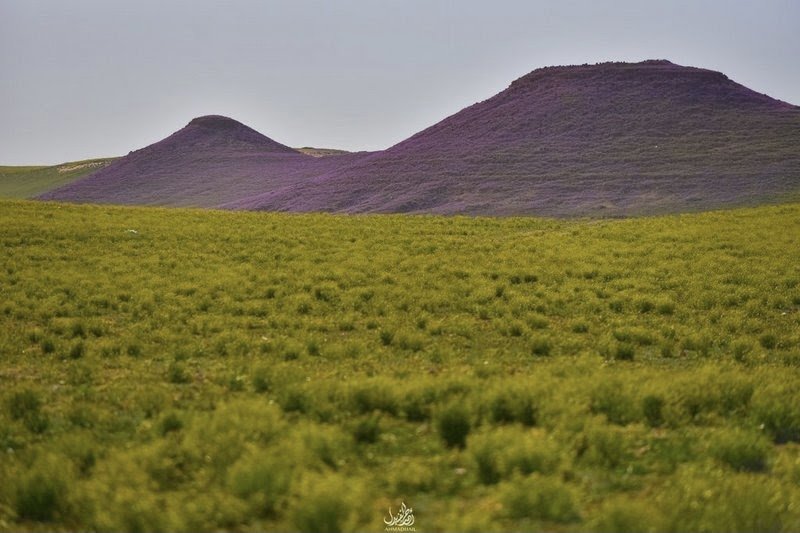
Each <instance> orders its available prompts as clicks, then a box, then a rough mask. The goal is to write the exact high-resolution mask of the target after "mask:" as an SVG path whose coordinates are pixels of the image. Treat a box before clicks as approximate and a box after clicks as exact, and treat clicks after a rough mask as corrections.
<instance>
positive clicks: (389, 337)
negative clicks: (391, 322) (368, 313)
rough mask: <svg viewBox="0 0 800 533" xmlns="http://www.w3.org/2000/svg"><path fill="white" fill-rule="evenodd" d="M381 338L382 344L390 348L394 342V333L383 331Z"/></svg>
mask: <svg viewBox="0 0 800 533" xmlns="http://www.w3.org/2000/svg"><path fill="white" fill-rule="evenodd" d="M380 337H381V343H382V344H383V345H384V346H390V345H391V344H392V341H393V340H394V333H392V332H391V331H388V330H385V329H382V330H381V332H380Z"/></svg>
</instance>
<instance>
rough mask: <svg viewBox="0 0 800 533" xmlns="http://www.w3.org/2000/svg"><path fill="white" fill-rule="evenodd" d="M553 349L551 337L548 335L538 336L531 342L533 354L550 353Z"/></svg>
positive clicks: (542, 354) (543, 354)
mask: <svg viewBox="0 0 800 533" xmlns="http://www.w3.org/2000/svg"><path fill="white" fill-rule="evenodd" d="M552 349H553V345H552V344H551V343H550V339H548V338H546V337H536V338H535V339H533V341H532V342H531V353H533V355H538V356H545V355H550V351H551V350H552Z"/></svg>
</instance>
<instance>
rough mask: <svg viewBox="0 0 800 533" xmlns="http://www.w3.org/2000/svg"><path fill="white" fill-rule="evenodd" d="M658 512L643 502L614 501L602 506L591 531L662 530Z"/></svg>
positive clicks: (640, 532) (630, 532)
mask: <svg viewBox="0 0 800 533" xmlns="http://www.w3.org/2000/svg"><path fill="white" fill-rule="evenodd" d="M661 520H662V519H661V516H660V512H659V511H658V510H657V509H655V508H653V507H652V506H650V505H648V504H647V503H645V502H639V501H635V500H625V501H622V500H615V501H612V502H610V503H607V504H606V505H604V506H603V509H602V511H601V512H600V514H599V516H598V517H597V518H596V519H595V520H594V521H593V523H592V527H591V530H592V531H597V532H598V533H649V532H655V531H661V530H662V527H663V526H662V524H661Z"/></svg>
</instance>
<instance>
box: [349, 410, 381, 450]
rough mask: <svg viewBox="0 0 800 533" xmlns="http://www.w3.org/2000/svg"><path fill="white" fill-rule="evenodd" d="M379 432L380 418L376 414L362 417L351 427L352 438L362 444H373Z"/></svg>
mask: <svg viewBox="0 0 800 533" xmlns="http://www.w3.org/2000/svg"><path fill="white" fill-rule="evenodd" d="M380 434H381V425H380V418H378V417H377V416H370V417H367V418H362V419H361V420H359V421H358V422H357V423H356V425H355V427H354V428H353V438H354V439H355V440H356V442H360V443H363V444H373V443H375V442H377V441H378V437H379V436H380Z"/></svg>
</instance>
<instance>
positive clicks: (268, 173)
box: [39, 116, 358, 207]
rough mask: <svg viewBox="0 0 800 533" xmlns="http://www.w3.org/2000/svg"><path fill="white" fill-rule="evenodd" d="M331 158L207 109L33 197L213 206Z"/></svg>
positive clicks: (305, 173) (293, 178) (316, 168)
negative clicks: (173, 130) (178, 126)
mask: <svg viewBox="0 0 800 533" xmlns="http://www.w3.org/2000/svg"><path fill="white" fill-rule="evenodd" d="M337 157H343V158H348V159H352V158H354V157H358V154H348V155H345V156H337ZM337 157H327V158H325V157H321V158H317V157H311V156H310V155H306V154H302V153H300V152H298V151H296V150H294V149H292V148H289V147H288V146H284V145H282V144H280V143H277V142H275V141H273V140H272V139H269V138H268V137H265V136H264V135H262V134H260V133H258V132H257V131H255V130H253V129H251V128H248V127H247V126H245V125H243V124H241V123H239V122H237V121H235V120H233V119H230V118H227V117H220V116H206V117H199V118H196V119H194V120H192V121H191V122H190V123H189V124H188V125H187V126H186V127H184V128H183V129H181V130H180V131H178V132H176V133H174V134H172V135H170V136H169V137H167V138H166V139H164V140H162V141H159V142H157V143H155V144H152V145H150V146H148V147H146V148H142V149H141V150H137V151H135V152H131V153H130V154H128V155H127V156H125V157H122V158H120V159H118V160H116V161H114V162H113V163H112V164H110V165H108V166H107V167H105V168H103V169H101V170H99V171H97V172H95V173H93V174H91V175H89V176H88V177H86V178H84V179H81V180H79V181H76V182H73V183H71V184H69V185H66V186H64V187H61V188H59V189H55V190H52V191H48V192H47V193H45V194H43V195H41V196H40V197H39V198H40V199H44V200H66V201H73V202H93V203H114V204H147V205H168V206H200V207H216V206H219V205H221V204H224V203H226V202H231V201H234V200H239V199H241V198H243V197H246V196H249V195H257V194H260V193H262V192H264V191H268V190H272V189H275V188H278V187H281V186H284V185H287V184H291V183H296V182H297V181H298V180H300V179H303V178H307V177H310V176H316V175H319V174H320V173H322V172H324V171H325V170H326V169H327V168H328V167H329V166H330V161H332V160H335V159H336V158H337ZM337 164H338V163H337Z"/></svg>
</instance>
